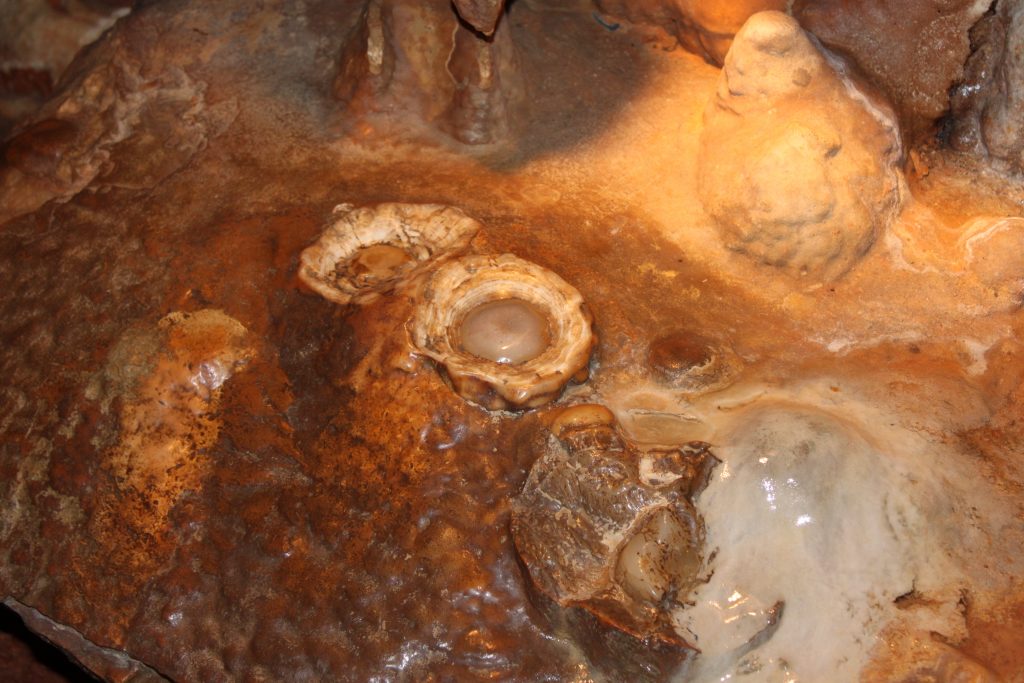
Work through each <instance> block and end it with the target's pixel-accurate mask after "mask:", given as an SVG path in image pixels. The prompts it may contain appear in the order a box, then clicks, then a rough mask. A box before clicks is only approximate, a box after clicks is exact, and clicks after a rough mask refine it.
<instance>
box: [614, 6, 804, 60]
mask: <svg viewBox="0 0 1024 683" xmlns="http://www.w3.org/2000/svg"><path fill="white" fill-rule="evenodd" d="M596 4H597V7H598V8H599V9H601V10H602V11H604V12H607V13H608V14H610V15H612V16H615V17H621V18H622V19H625V20H627V21H631V22H635V23H638V24H653V25H656V26H659V27H661V28H662V29H664V30H665V31H668V33H670V34H671V35H673V36H675V37H676V38H678V39H679V42H680V44H681V45H682V46H683V47H684V48H685V49H687V50H689V51H691V52H693V53H695V54H698V55H701V56H702V57H704V58H706V59H708V60H710V61H712V62H714V63H715V64H721V63H722V61H723V60H724V59H725V53H726V52H727V51H728V50H729V45H730V44H732V39H733V36H735V35H736V32H737V31H739V30H740V27H741V26H743V23H744V22H745V21H746V20H747V19H748V18H749V17H750V15H752V14H755V13H757V12H763V11H765V10H779V11H782V10H785V9H786V5H787V3H786V2H785V0H731V1H730V0H711V1H710V2H709V1H708V0H641V1H640V2H637V1H636V0H596Z"/></svg>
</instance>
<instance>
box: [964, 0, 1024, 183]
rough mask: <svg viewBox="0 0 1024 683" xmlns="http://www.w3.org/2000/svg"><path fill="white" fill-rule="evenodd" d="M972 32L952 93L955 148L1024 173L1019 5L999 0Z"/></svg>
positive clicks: (1023, 30)
mask: <svg viewBox="0 0 1024 683" xmlns="http://www.w3.org/2000/svg"><path fill="white" fill-rule="evenodd" d="M993 9H994V11H993V12H991V13H989V14H988V15H986V16H985V17H984V18H982V19H981V20H980V21H979V22H978V23H977V24H975V26H974V28H972V29H971V47H972V49H973V52H972V53H971V57H970V59H968V60H967V64H966V67H965V69H964V77H963V80H962V81H961V82H960V83H958V84H957V85H956V87H955V88H954V89H953V91H952V96H951V99H952V103H951V104H952V108H953V111H952V115H953V127H952V131H951V132H950V143H951V144H952V146H953V147H954V148H956V149H961V150H964V151H968V152H974V153H976V154H981V155H986V156H988V157H990V158H991V160H992V161H993V162H995V163H996V164H997V165H998V166H1001V167H1003V168H1008V169H1010V170H1012V171H1015V172H1017V173H1020V172H1021V171H1024V115H1022V113H1021V112H1024V2H1020V0H999V2H996V3H995V4H994V5H993Z"/></svg>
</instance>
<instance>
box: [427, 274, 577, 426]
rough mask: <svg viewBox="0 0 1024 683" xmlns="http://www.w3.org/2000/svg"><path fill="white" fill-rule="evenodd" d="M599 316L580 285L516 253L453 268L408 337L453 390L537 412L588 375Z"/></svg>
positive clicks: (439, 279) (498, 406) (434, 280)
mask: <svg viewBox="0 0 1024 683" xmlns="http://www.w3.org/2000/svg"><path fill="white" fill-rule="evenodd" d="M592 323H593V318H592V317H591V315H590V310H589V309H588V308H587V305H586V303H584V301H583V297H582V295H580V293H579V292H578V291H577V290H576V288H575V287H573V286H572V285H570V284H569V283H567V282H566V281H565V280H563V279H562V278H560V277H559V276H558V275H556V274H555V273H553V272H551V271H550V270H547V269H546V268H542V267H540V266H538V265H537V264H535V263H530V262H529V261H525V260H523V259H521V258H518V257H516V256H513V255H512V254H502V255H500V256H493V255H474V256H466V257H464V258H461V259H458V260H455V261H451V262H449V263H446V264H445V265H443V266H442V267H440V268H438V270H437V271H436V272H434V273H433V274H432V275H431V276H430V279H429V280H428V281H427V282H426V283H425V284H424V287H423V299H422V301H421V302H420V304H419V306H418V307H417V309H416V313H415V315H414V317H413V320H412V321H411V322H410V326H409V331H410V337H411V338H412V342H413V345H414V346H415V348H416V350H417V353H420V354H422V355H424V356H426V357H428V358H430V359H432V360H433V361H434V362H436V363H437V364H438V365H439V366H440V367H441V368H443V371H444V374H445V376H446V378H447V379H448V381H449V382H450V383H451V385H452V388H453V389H454V390H455V392H456V393H458V394H459V395H460V396H462V397H463V398H465V399H466V400H467V401H472V402H473V403H476V404H477V405H480V406H483V407H485V408H488V409H489V410H505V409H518V408H535V407H537V406H540V405H543V404H545V403H548V402H550V401H552V400H554V399H555V398H556V397H558V395H559V394H560V393H561V392H562V389H563V388H564V387H565V385H566V384H568V383H569V381H570V380H576V381H582V380H585V379H586V378H587V376H588V374H589V370H588V367H587V364H588V362H589V361H590V352H591V349H593V347H594V344H595V343H596V341H597V340H596V337H595V336H594V333H593V329H592Z"/></svg>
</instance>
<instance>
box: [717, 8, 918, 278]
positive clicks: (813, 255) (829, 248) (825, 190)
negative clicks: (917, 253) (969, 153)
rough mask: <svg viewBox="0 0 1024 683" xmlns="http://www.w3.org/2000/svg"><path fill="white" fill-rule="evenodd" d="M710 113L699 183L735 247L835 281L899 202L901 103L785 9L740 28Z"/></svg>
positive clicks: (799, 273) (794, 271)
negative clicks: (877, 89) (882, 96)
mask: <svg viewBox="0 0 1024 683" xmlns="http://www.w3.org/2000/svg"><path fill="white" fill-rule="evenodd" d="M704 123H705V127H704V130H703V132H702V133H701V142H700V156H699V161H698V188H699V192H700V197H701V201H702V202H703V204H704V208H705V210H706V211H707V212H708V213H709V214H710V215H711V217H712V218H713V219H714V220H715V221H716V223H717V224H718V226H719V227H720V230H721V234H722V237H723V239H724V240H725V243H726V245H727V246H728V247H729V248H731V249H735V250H737V251H740V252H743V253H746V254H748V255H750V256H752V257H754V258H756V259H758V260H760V261H762V262H764V263H767V264H770V265H774V266H777V267H779V268H782V269H784V270H786V271H788V272H789V273H791V274H793V275H797V276H803V275H807V276H811V277H814V278H820V279H825V280H828V279H834V278H836V277H839V276H841V275H842V274H843V273H845V272H846V271H847V270H849V268H850V267H851V266H853V264H854V263H856V261H857V260H858V259H859V258H860V257H861V256H863V254H864V253H865V252H866V251H867V250H868V248H870V246H871V245H872V243H873V242H874V241H875V239H876V237H877V236H878V234H879V233H880V232H881V231H882V230H883V229H884V228H885V227H886V225H887V224H888V222H889V221H890V220H891V218H892V216H893V215H894V213H895V212H896V210H897V208H898V206H899V203H900V182H901V181H900V175H899V171H898V170H897V166H898V164H899V162H900V158H901V154H902V152H901V146H900V142H899V135H898V131H897V126H896V123H895V121H894V119H893V118H892V116H891V114H890V112H888V111H887V108H886V107H885V106H884V105H882V104H880V103H878V102H876V101H875V100H873V99H872V97H871V96H870V95H869V94H867V93H865V92H864V91H862V90H861V89H859V88H858V86H857V85H856V84H855V83H854V82H853V81H852V80H851V79H850V78H849V76H848V75H847V74H846V73H845V71H844V68H843V66H842V65H841V63H839V62H838V61H835V60H833V59H831V58H830V57H828V56H827V55H825V54H823V53H822V52H820V51H819V50H818V49H817V48H816V47H815V45H814V43H813V42H812V41H811V39H810V38H809V37H808V36H807V34H805V33H804V32H803V31H802V30H801V29H800V26H799V24H798V23H797V22H796V20H795V19H793V18H792V17H789V16H787V15H785V14H782V13H781V12H762V13H759V14H756V15H754V16H753V17H751V18H750V20H749V21H748V22H747V23H746V24H745V25H744V27H743V29H742V30H741V31H740V33H739V34H737V36H736V41H735V42H734V43H733V46H732V48H731V49H730V51H729V54H728V56H727V57H726V60H725V68H724V70H723V73H722V76H721V79H720V81H719V86H718V92H717V94H716V96H715V98H714V100H713V101H712V102H711V103H710V104H709V105H708V108H707V110H706V111H705V115H704Z"/></svg>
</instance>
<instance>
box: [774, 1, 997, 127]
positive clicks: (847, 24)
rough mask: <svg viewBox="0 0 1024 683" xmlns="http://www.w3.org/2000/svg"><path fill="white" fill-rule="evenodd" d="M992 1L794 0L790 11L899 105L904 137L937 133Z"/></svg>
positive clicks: (805, 26)
mask: <svg viewBox="0 0 1024 683" xmlns="http://www.w3.org/2000/svg"><path fill="white" fill-rule="evenodd" d="M991 5H992V0H915V1H914V2H888V1H887V0H796V2H794V3H793V6H792V12H793V16H795V17H796V18H797V19H799V20H800V23H801V25H803V27H804V28H805V29H807V30H808V31H810V32H811V33H813V34H814V35H815V36H817V37H818V38H819V39H821V41H822V42H823V43H824V44H825V45H826V46H828V48H829V49H832V50H836V51H837V52H840V53H841V54H843V56H846V57H849V58H851V59H852V60H853V61H854V62H855V63H856V64H857V66H858V67H860V69H862V70H863V71H864V73H865V74H866V75H867V76H868V78H869V79H870V80H871V81H872V82H873V83H875V84H876V85H878V86H879V87H880V88H881V89H882V90H883V92H884V93H885V94H886V96H887V97H888V98H889V99H890V101H891V102H892V103H893V105H894V106H895V108H896V111H897V113H898V114H899V117H900V126H901V128H902V130H903V133H904V135H905V136H906V137H907V139H908V141H909V142H916V141H917V140H920V139H921V138H924V137H927V136H929V135H931V134H933V133H934V132H935V131H936V124H937V123H938V122H939V120H940V119H941V118H942V117H943V116H945V114H946V112H947V111H948V109H949V90H950V87H951V86H952V85H953V84H954V83H956V82H957V81H959V80H960V78H961V76H962V74H963V68H964V62H965V61H966V60H967V56H968V54H969V53H970V49H971V45H970V38H969V36H968V34H969V32H970V30H971V27H972V26H973V25H974V24H975V23H976V22H977V21H978V20H979V19H980V18H981V17H982V15H984V14H985V12H986V11H988V9H989V7H990V6H991Z"/></svg>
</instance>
